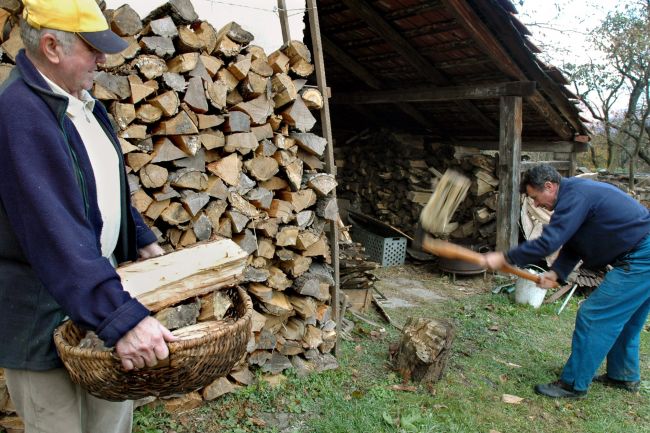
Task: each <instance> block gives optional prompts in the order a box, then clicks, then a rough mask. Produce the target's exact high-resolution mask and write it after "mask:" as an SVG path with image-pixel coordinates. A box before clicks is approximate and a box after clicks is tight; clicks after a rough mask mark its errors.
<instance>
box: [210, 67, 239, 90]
mask: <svg viewBox="0 0 650 433" xmlns="http://www.w3.org/2000/svg"><path fill="white" fill-rule="evenodd" d="M215 81H221V82H223V83H225V84H226V86H227V88H228V92H232V91H233V90H235V89H236V88H237V86H238V85H239V80H238V79H237V77H235V76H234V75H233V74H232V73H231V72H230V71H229V70H228V69H226V68H221V69H219V72H217V80H215Z"/></svg>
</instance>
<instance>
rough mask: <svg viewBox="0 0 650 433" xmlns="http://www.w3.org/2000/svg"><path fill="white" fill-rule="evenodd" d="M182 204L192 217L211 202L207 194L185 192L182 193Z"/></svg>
mask: <svg viewBox="0 0 650 433" xmlns="http://www.w3.org/2000/svg"><path fill="white" fill-rule="evenodd" d="M180 194H181V204H182V205H183V207H184V208H185V210H186V211H187V212H189V214H190V215H191V216H193V217H194V216H196V215H198V213H199V212H200V211H201V209H203V207H204V206H205V205H207V204H208V202H209V201H210V196H209V195H208V194H207V193H205V192H196V191H191V190H184V191H181V192H180Z"/></svg>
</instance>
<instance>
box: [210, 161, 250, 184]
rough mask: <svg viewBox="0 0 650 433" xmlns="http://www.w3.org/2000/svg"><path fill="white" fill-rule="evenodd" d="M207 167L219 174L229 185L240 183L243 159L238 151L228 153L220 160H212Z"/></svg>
mask: <svg viewBox="0 0 650 433" xmlns="http://www.w3.org/2000/svg"><path fill="white" fill-rule="evenodd" d="M206 168H207V169H208V170H209V171H210V172H211V173H213V174H215V175H217V176H219V177H220V178H221V179H222V180H223V181H224V182H226V183H227V184H228V185H231V186H237V185H239V177H240V174H241V170H242V161H241V159H240V158H239V156H238V155H237V154H236V153H233V154H231V155H228V156H227V157H225V158H223V159H220V160H219V161H215V162H212V163H210V164H208V165H207V166H206Z"/></svg>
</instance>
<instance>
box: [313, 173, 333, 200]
mask: <svg viewBox="0 0 650 433" xmlns="http://www.w3.org/2000/svg"><path fill="white" fill-rule="evenodd" d="M336 185H337V182H336V179H335V178H334V175H332V174H329V173H316V174H313V175H308V176H307V186H309V187H310V188H312V189H313V190H314V191H316V193H317V194H318V195H319V196H321V197H324V196H326V195H328V194H329V193H330V192H332V191H333V190H334V189H335V188H336Z"/></svg>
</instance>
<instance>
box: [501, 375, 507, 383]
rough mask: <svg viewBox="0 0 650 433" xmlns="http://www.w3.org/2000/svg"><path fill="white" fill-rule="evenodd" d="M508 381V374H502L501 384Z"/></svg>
mask: <svg viewBox="0 0 650 433" xmlns="http://www.w3.org/2000/svg"><path fill="white" fill-rule="evenodd" d="M507 381H508V375H507V374H502V375H500V376H499V382H501V383H506V382H507Z"/></svg>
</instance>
